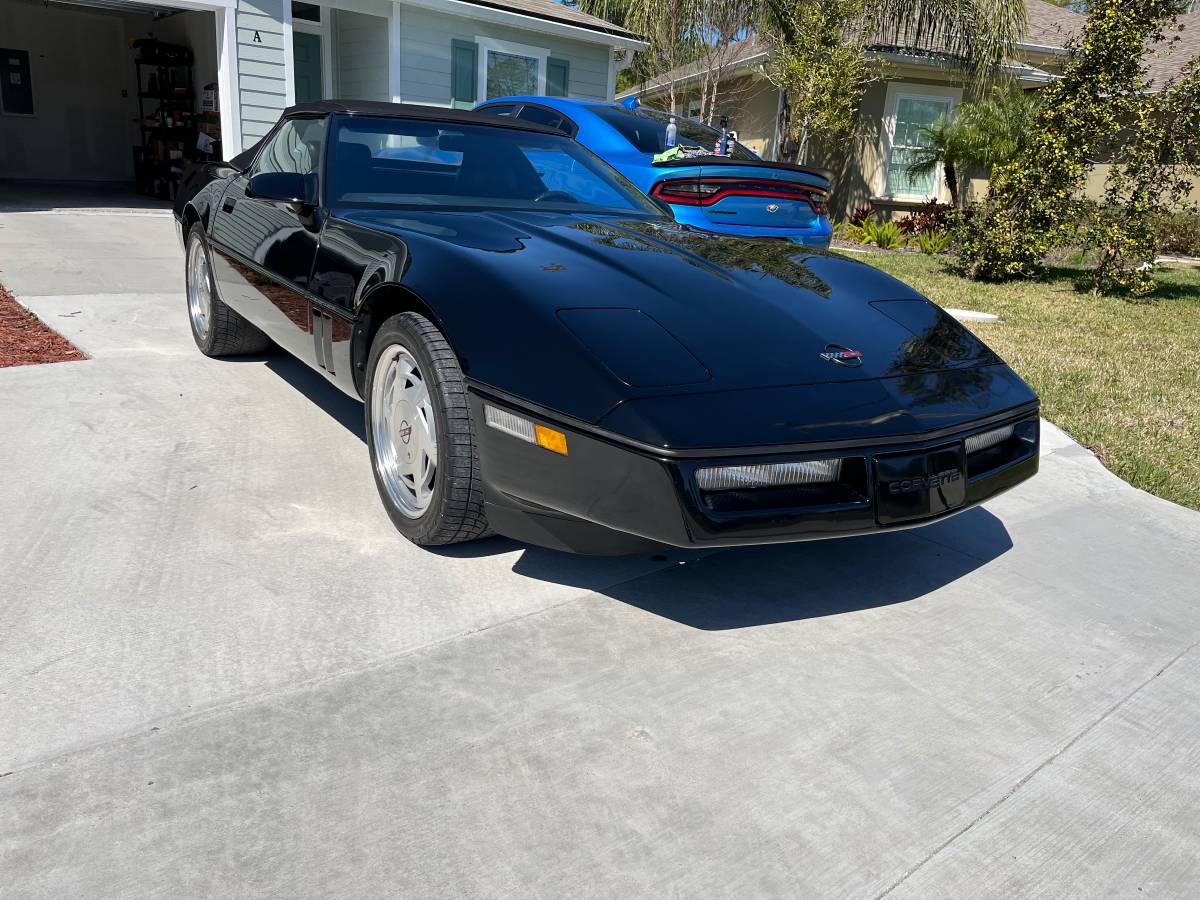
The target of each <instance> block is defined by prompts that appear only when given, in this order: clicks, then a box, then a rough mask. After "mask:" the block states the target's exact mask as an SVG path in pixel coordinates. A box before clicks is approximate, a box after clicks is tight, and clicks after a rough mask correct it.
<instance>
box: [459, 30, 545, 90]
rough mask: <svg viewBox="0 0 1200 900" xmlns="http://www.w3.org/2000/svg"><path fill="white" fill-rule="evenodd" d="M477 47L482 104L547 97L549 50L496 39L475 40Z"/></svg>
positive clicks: (479, 88)
mask: <svg viewBox="0 0 1200 900" xmlns="http://www.w3.org/2000/svg"><path fill="white" fill-rule="evenodd" d="M475 43H476V44H477V45H478V46H479V59H478V62H477V65H478V67H479V68H478V73H479V74H478V79H479V83H478V90H477V96H478V97H479V99H480V100H491V99H493V98H495V97H513V96H523V95H527V94H533V95H544V94H545V93H546V69H547V63H548V61H549V59H550V51H549V50H545V49H543V48H541V47H530V46H528V45H526V44H515V43H513V42H511V41H498V40H495V39H494V38H482V37H481V38H476V39H475Z"/></svg>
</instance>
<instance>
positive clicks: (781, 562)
mask: <svg viewBox="0 0 1200 900" xmlns="http://www.w3.org/2000/svg"><path fill="white" fill-rule="evenodd" d="M929 528H930V529H936V530H937V531H936V532H934V535H935V539H933V540H931V539H930V538H929V537H922V536H920V530H914V531H895V532H890V533H887V534H875V535H869V536H864V537H853V538H840V539H838V538H835V539H832V540H823V541H805V542H801V543H796V544H775V545H771V546H762V547H744V548H738V549H734V550H726V551H723V552H720V553H717V554H712V555H709V556H707V557H698V558H695V559H692V560H688V559H686V558H685V559H684V560H683V561H681V562H679V563H678V564H676V565H674V566H671V567H669V568H666V569H662V570H659V571H657V572H654V573H652V574H650V575H647V576H645V577H642V578H635V579H632V580H628V581H624V582H622V583H619V584H617V585H616V586H614V587H610V588H605V589H601V590H600V593H602V594H604V595H606V596H608V597H612V598H613V599H614V600H619V601H621V602H622V603H627V604H629V605H630V606H634V607H637V608H638V609H642V610H645V611H646V612H649V613H653V614H654V615H657V616H662V617H663V618H666V619H671V620H672V621H675V622H679V623H680V624H682V625H687V626H689V627H692V628H697V629H701V630H704V631H725V630H729V629H735V628H750V627H754V626H758V625H773V624H778V623H781V622H792V621H796V620H800V619H812V618H820V617H823V616H836V615H841V614H843V613H850V612H858V611H861V610H867V609H874V608H876V607H881V606H891V605H893V604H897V603H906V602H908V601H911V600H915V599H918V598H920V597H924V596H926V595H929V594H932V593H935V592H936V591H938V590H940V589H942V588H944V587H946V586H948V585H950V584H952V583H954V582H955V581H958V580H959V579H961V578H963V577H964V576H966V575H968V574H970V573H971V572H973V571H975V570H976V569H978V568H980V567H981V566H983V565H986V564H987V563H989V562H991V561H992V560H994V559H996V558H997V557H999V556H1001V555H1002V554H1004V553H1006V552H1007V551H1008V550H1010V549H1011V548H1012V540H1011V538H1010V537H1009V534H1008V530H1007V529H1006V528H1005V527H1004V523H1003V522H1001V521H1000V520H999V519H998V518H996V517H995V516H994V515H992V514H991V513H990V512H988V511H987V510H985V509H982V508H976V509H973V510H969V511H967V512H965V513H962V514H961V515H959V516H956V517H954V518H952V519H949V520H946V521H945V522H943V523H940V524H938V525H934V526H929ZM922 530H923V529H922ZM959 547H963V548H966V547H969V548H970V550H969V552H968V551H967V550H966V549H959ZM562 556H563V554H558V553H550V552H548V551H538V550H534V549H527V550H526V551H525V553H524V554H522V556H521V558H520V559H519V560H518V561H517V563H516V565H514V566H513V570H514V571H515V572H517V573H519V574H523V575H528V576H530V577H533V578H541V579H550V580H557V579H556V578H555V574H556V568H558V567H561V566H563V565H564V561H563V560H562ZM556 557H557V560H556Z"/></svg>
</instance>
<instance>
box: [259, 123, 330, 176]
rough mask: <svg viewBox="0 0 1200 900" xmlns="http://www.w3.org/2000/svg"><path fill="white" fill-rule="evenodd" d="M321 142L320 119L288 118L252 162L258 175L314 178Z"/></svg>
mask: <svg viewBox="0 0 1200 900" xmlns="http://www.w3.org/2000/svg"><path fill="white" fill-rule="evenodd" d="M324 140H325V120H324V119H289V120H288V121H287V122H284V123H283V125H282V126H280V128H279V130H278V131H276V132H275V134H274V136H273V137H272V138H271V140H270V141H269V142H268V143H267V145H266V146H265V147H263V149H262V152H261V153H259V155H258V160H257V161H256V162H255V163H254V172H253V174H255V175H257V174H258V173H260V172H299V173H300V174H301V175H316V173H317V169H318V167H319V166H320V165H321V144H322V142H323V141H324Z"/></svg>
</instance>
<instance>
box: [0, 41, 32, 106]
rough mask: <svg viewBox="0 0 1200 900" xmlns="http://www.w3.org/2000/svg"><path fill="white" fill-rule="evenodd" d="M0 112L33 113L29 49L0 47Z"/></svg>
mask: <svg viewBox="0 0 1200 900" xmlns="http://www.w3.org/2000/svg"><path fill="white" fill-rule="evenodd" d="M0 112H6V113H8V114H10V115H17V116H32V115H33V84H32V83H31V82H30V78H29V51H28V50H5V49H4V48H0Z"/></svg>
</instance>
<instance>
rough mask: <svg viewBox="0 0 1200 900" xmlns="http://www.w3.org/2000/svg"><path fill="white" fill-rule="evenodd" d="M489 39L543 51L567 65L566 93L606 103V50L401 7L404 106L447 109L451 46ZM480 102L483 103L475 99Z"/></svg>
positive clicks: (553, 37) (401, 70)
mask: <svg viewBox="0 0 1200 900" xmlns="http://www.w3.org/2000/svg"><path fill="white" fill-rule="evenodd" d="M476 37H490V38H496V39H497V40H503V41H513V42H516V43H520V44H529V45H531V46H534V47H544V48H545V49H547V50H549V51H550V55H551V56H553V57H555V58H556V59H565V60H567V61H569V62H570V64H571V81H570V87H569V93H570V95H571V96H572V97H577V98H579V99H582V100H608V99H611V97H610V96H609V94H608V60H609V56H610V55H611V51H610V50H609V48H607V47H604V46H602V45H600V44H588V43H584V42H582V41H572V40H569V39H567V38H560V37H556V36H552V35H548V34H542V33H540V32H535V31H525V30H523V29H520V28H507V27H504V26H501V25H492V24H490V23H488V22H479V21H476V20H474V19H468V18H463V17H459V16H451V15H446V14H444V13H435V12H430V11H428V10H425V9H418V8H416V7H412V6H402V7H401V13H400V76H401V91H402V96H403V98H404V102H406V103H430V104H434V105H438V106H449V105H450V44H451V41H453V40H454V39H455V38H457V39H459V40H463V41H473V40H475V38H476ZM479 99H480V100H482V99H483V98H482V97H481V98H479Z"/></svg>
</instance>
